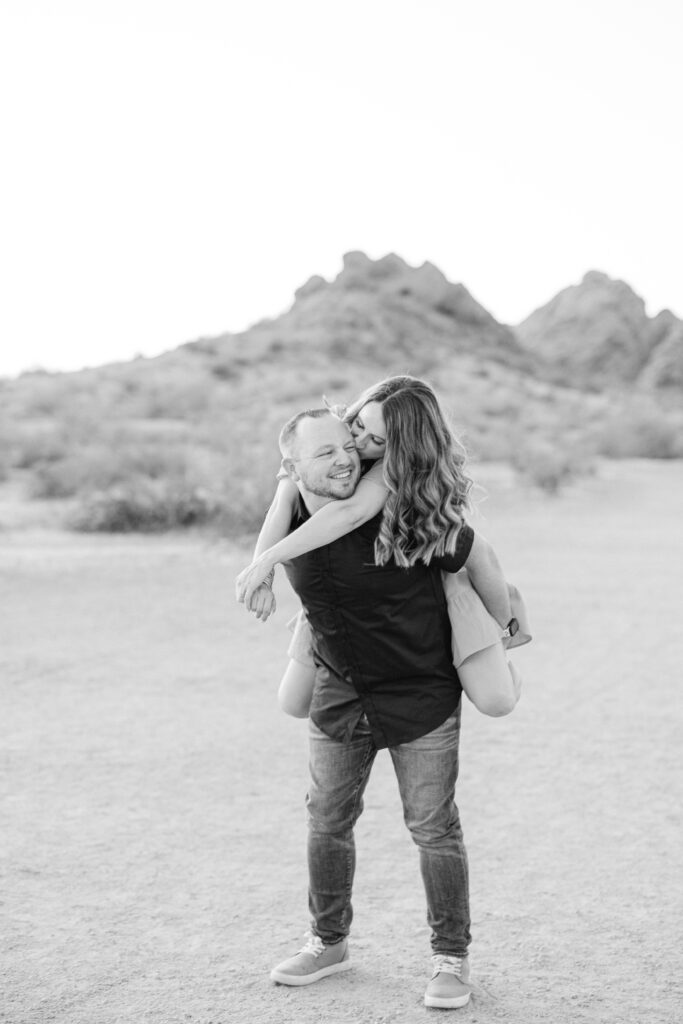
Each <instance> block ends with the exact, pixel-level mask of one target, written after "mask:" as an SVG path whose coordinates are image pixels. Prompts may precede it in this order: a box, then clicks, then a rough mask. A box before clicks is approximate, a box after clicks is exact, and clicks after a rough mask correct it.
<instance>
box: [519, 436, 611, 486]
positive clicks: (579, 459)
mask: <svg viewBox="0 0 683 1024" xmlns="http://www.w3.org/2000/svg"><path fill="white" fill-rule="evenodd" d="M510 461H511V463H512V465H513V467H514V469H515V470H516V472H517V474H518V476H519V477H520V478H521V479H522V480H523V481H524V482H525V483H530V484H533V485H534V486H535V487H538V488H540V490H542V491H544V492H545V493H546V494H550V495H556V494H558V493H559V491H560V490H561V489H562V488H563V487H565V486H566V485H567V484H569V483H572V482H573V481H575V480H577V479H579V477H582V476H587V475H589V474H591V473H592V472H593V471H594V465H593V461H592V459H591V458H590V456H589V455H587V454H586V452H585V451H581V450H580V449H577V448H572V447H571V446H567V445H563V444H562V443H561V442H555V443H553V442H552V441H540V440H536V441H534V440H532V441H529V442H527V443H526V444H521V445H519V446H518V447H516V448H515V449H514V452H513V454H512V456H511V459H510Z"/></svg>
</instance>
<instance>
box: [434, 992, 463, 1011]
mask: <svg viewBox="0 0 683 1024" xmlns="http://www.w3.org/2000/svg"><path fill="white" fill-rule="evenodd" d="M470 994H471V993H470V992H468V993H467V994H466V995H464V996H455V997H453V998H452V999H440V998H439V997H438V996H425V1006H437V1007H439V1009H441V1010H457V1009H458V1007H460V1006H467V1004H468V1003H469V1001H470Z"/></svg>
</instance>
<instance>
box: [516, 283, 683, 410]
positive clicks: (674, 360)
mask: <svg viewBox="0 0 683 1024" xmlns="http://www.w3.org/2000/svg"><path fill="white" fill-rule="evenodd" d="M516 334H517V337H518V338H519V340H520V341H521V343H522V344H523V346H524V347H525V349H526V350H527V351H528V352H529V353H530V354H532V355H533V356H534V357H535V365H536V372H537V373H539V374H540V375H542V376H544V377H547V378H548V379H550V380H554V381H557V382H562V383H564V384H568V385H570V386H572V387H577V388H582V389H588V390H601V389H605V388H607V389H609V388H617V389H623V388H624V387H631V388H632V387H635V388H637V389H641V388H642V389H645V390H652V389H665V390H669V389H674V390H680V389H683V321H681V320H678V319H677V318H676V317H675V316H674V315H673V313H670V312H669V311H668V310H664V311H663V312H661V313H659V314H658V315H657V316H656V317H648V315H647V313H646V312H645V303H644V302H643V300H642V299H641V298H640V296H638V295H637V294H636V293H635V292H634V291H633V289H632V288H631V287H630V286H629V285H628V284H626V283H625V282H624V281H617V280H613V279H612V278H610V277H608V276H607V274H603V273H599V272H598V271H595V270H592V271H590V272H589V273H587V274H586V275H585V277H584V278H583V280H582V281H581V283H580V284H578V285H572V286H571V287H570V288H565V289H564V290H563V291H561V292H560V293H559V294H558V295H556V296H555V297H554V298H553V299H551V300H550V302H548V303H547V304H546V305H545V306H542V307H541V308H540V309H537V310H536V311H535V312H534V313H532V314H531V316H529V317H527V319H526V320H524V321H523V322H522V323H521V324H519V326H518V327H517V328H516Z"/></svg>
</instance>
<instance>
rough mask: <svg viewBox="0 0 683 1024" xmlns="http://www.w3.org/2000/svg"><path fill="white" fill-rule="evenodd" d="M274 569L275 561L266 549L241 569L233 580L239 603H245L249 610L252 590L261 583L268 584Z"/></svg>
mask: <svg viewBox="0 0 683 1024" xmlns="http://www.w3.org/2000/svg"><path fill="white" fill-rule="evenodd" d="M274 571H275V562H274V561H273V560H272V558H270V556H269V554H268V552H267V551H264V552H263V554H261V555H259V556H258V558H255V559H254V561H253V562H252V563H251V565H248V566H247V567H246V569H243V570H242V572H241V573H240V574H239V576H238V577H237V579H236V580H235V596H236V598H237V600H238V601H239V602H240V604H246V606H247V608H249V609H250V610H251V598H252V595H253V593H254V591H255V590H256V589H257V588H258V587H260V586H261V584H262V583H268V584H270V583H271V582H272V574H273V573H274Z"/></svg>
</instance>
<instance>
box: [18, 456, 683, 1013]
mask: <svg viewBox="0 0 683 1024" xmlns="http://www.w3.org/2000/svg"><path fill="white" fill-rule="evenodd" d="M487 472H488V481H489V488H490V498H489V500H488V502H486V504H485V505H484V506H483V508H484V510H485V513H486V514H485V516H484V517H483V518H481V519H480V520H478V521H476V522H475V526H477V528H479V529H480V530H481V532H483V533H484V534H485V535H486V536H488V537H489V539H491V540H492V541H493V542H494V544H495V546H496V548H497V550H498V552H499V554H500V556H501V559H502V561H503V564H504V565H505V567H506V570H507V573H508V576H509V578H510V579H512V580H514V581H515V582H516V583H517V584H518V585H519V586H520V588H521V589H522V591H523V593H524V594H525V597H526V600H527V604H528V606H529V609H530V614H531V616H532V622H533V626H534V630H535V636H536V638H535V640H534V643H533V644H531V645H530V646H528V647H526V648H524V649H522V650H520V651H518V652H517V654H516V663H517V665H518V667H519V668H520V669H521V671H522V673H523V675H524V677H525V684H524V692H523V697H522V702H521V703H520V705H519V706H518V708H517V709H516V710H515V712H514V713H513V715H511V716H510V717H509V718H507V719H502V720H492V719H486V718H484V717H482V716H480V715H479V714H478V713H477V712H476V711H474V709H473V708H472V707H471V706H467V707H466V709H465V714H464V725H463V737H462V752H461V763H462V768H461V777H460V781H459V787H458V803H459V806H460V810H461V816H462V820H463V825H464V829H465V837H466V841H467V845H468V850H469V855H470V865H471V889H472V908H473V935H474V942H473V947H472V967H473V983H474V992H473V997H472V1001H471V1003H470V1005H469V1006H468V1007H466V1008H464V1009H462V1010H458V1011H438V1010H427V1009H426V1008H425V1007H424V1006H423V1005H422V994H423V989H424V983H425V980H426V977H427V972H428V953H429V949H428V929H427V927H426V924H425V920H424V905H423V896H422V890H421V883H420V879H419V873H418V864H417V854H416V850H415V848H414V847H413V845H412V843H411V841H410V839H409V837H408V835H407V832H406V831H405V829H404V826H403V823H402V818H401V810H400V804H399V801H398V796H397V792H396V785H395V780H394V778H393V775H392V771H391V767H390V761H389V758H388V756H387V754H386V751H385V752H383V753H381V754H380V756H379V757H378V759H377V762H376V765H375V768H374V770H373V777H372V779H371V782H370V786H369V789H368V797H367V801H366V810H365V814H364V816H363V818H362V819H361V821H360V823H359V826H358V849H359V856H358V870H357V882H356V888H355V908H356V916H355V921H354V926H353V934H352V957H353V960H354V969H353V971H351V972H349V973H348V974H345V975H341V976H339V977H337V978H331V979H327V980H325V981H324V982H321V983H319V984H318V985H314V986H312V987H310V988H307V989H300V990H294V989H287V988H284V987H281V986H275V985H273V984H272V983H271V982H270V981H269V980H268V971H269V969H270V967H271V966H272V964H273V963H275V962H277V961H279V960H280V959H282V958H283V957H284V956H286V955H289V953H290V952H292V951H294V950H295V949H296V948H298V946H299V945H300V944H301V941H302V934H303V932H304V931H305V929H306V926H307V921H306V874H305V853H304V840H305V822H304V812H303V795H304V792H305V786H306V728H305V723H303V722H298V721H294V720H291V719H287V718H286V717H284V716H283V715H282V714H281V713H280V712H279V711H278V709H277V706H276V702H275V689H276V683H277V679H278V675H279V671H280V668H281V666H282V663H283V656H284V649H285V646H286V642H287V637H286V633H285V629H284V623H285V621H286V620H287V618H288V617H289V615H290V614H291V613H292V612H293V610H294V608H295V602H294V599H293V596H292V595H291V593H290V592H289V590H288V587H287V585H286V583H285V582H284V580H280V582H279V584H278V585H277V589H278V592H279V595H280V598H281V602H280V603H281V607H280V609H279V610H278V613H277V616H276V617H275V618H274V619H273V620H271V622H269V623H267V624H265V625H264V624H261V623H258V622H256V621H255V620H252V618H251V617H249V616H248V615H247V614H246V613H245V612H244V610H243V609H242V608H240V607H238V606H236V605H235V604H234V601H233V596H232V587H233V578H234V575H235V573H236V571H237V570H238V569H239V568H241V567H242V565H243V564H244V563H245V559H246V554H245V553H246V548H245V547H243V546H242V547H240V546H235V545H229V544H226V543H217V542H215V541H210V540H207V539H206V538H198V537H194V538H192V537H177V538H176V537H171V538H169V537H165V538H114V537H102V538H85V537H77V536H68V535H66V534H59V533H53V532H46V531H41V530H36V529H35V528H34V529H31V530H29V531H25V530H24V531H19V530H16V529H13V528H5V530H4V531H0V588H1V600H2V618H1V621H0V637H1V646H0V677H1V679H2V707H3V711H2V723H1V733H2V737H1V738H2V796H3V803H2V808H3V809H2V827H1V832H0V835H1V837H2V838H1V840H0V844H1V846H2V889H3V895H2V908H1V913H2V917H3V918H4V923H3V928H2V930H3V933H4V942H3V949H2V952H1V953H0V973H1V977H2V989H3V1003H2V1010H0V1019H1V1020H3V1021H7V1022H11V1024H29V1022H30V1024H38V1022H40V1024H43V1022H46V1024H47V1022H56V1024H81V1022H83V1024H85V1022H87V1024H114V1022H131V1024H133V1022H135V1024H139V1022H150V1024H151V1022H153V1024H176V1022H177V1024H181V1022H182V1024H184V1022H191V1024H210V1022H211V1024H222V1022H242V1021H244V1022H254V1024H286V1022H302V1024H313V1022H314V1021H315V1022H317V1021H321V1020H322V1021H326V1022H330V1024H336V1022H340V1024H341V1022H344V1024H389V1022H391V1024H394V1022H396V1024H413V1022H423V1021H428V1020H433V1019H435V1017H440V1016H442V1015H443V1014H444V1013H450V1014H452V1017H453V1019H455V1020H459V1021H462V1022H467V1024H470V1022H479V1024H484V1022H489V1021H491V1022H497V1021H505V1022H508V1024H525V1022H541V1021H543V1022H545V1021H547V1022H565V1021H566V1022H570V1021H571V1022H572V1024H574V1022H576V1024H579V1022H591V1024H597V1022H600V1024H603V1022H604V1024H608V1022H609V1024H617V1022H628V1024H632V1022H633V1024H654V1022H662V1024H663V1022H667V1024H672V1022H674V1021H680V1020H681V1019H682V1018H683V983H682V979H681V975H682V973H683V956H682V954H681V950H682V949H683V870H682V867H681V865H682V863H683V861H682V858H681V848H682V846H683V836H682V830H681V819H682V816H683V814H682V807H683V792H682V789H683V785H682V783H683V773H682V772H681V735H682V726H683V721H682V720H683V700H682V699H681V670H680V666H681V664H682V663H683V630H682V629H681V625H680V623H681V615H682V613H683V601H681V578H682V575H683V572H682V570H683V553H682V540H681V522H683V470H682V469H681V466H680V464H676V463H670V464H665V463H661V464H655V463H621V464H613V465H605V466H603V467H602V469H601V471H600V473H599V474H598V476H596V477H594V478H591V479H588V480H585V481H583V482H582V483H580V484H577V485H575V486H574V487H573V488H572V489H570V490H569V491H567V492H566V494H564V495H563V496H561V497H560V498H559V499H557V500H555V501H552V500H549V499H546V498H543V497H541V496H540V495H531V496H528V495H527V496H524V495H523V494H522V493H521V491H520V490H519V489H518V488H517V487H515V486H514V485H513V484H512V483H511V481H510V480H509V479H508V477H507V476H506V474H505V473H504V472H501V473H499V474H495V473H492V472H491V471H490V470H489V471H487Z"/></svg>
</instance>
